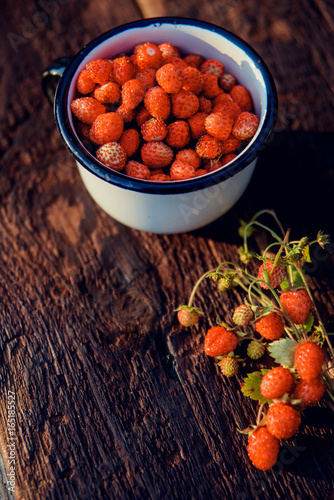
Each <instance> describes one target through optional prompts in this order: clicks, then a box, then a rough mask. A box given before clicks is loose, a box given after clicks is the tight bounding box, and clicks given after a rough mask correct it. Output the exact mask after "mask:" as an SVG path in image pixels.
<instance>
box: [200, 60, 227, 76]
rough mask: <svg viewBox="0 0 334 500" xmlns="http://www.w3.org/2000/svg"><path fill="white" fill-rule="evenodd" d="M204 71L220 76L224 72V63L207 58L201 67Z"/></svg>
mask: <svg viewBox="0 0 334 500" xmlns="http://www.w3.org/2000/svg"><path fill="white" fill-rule="evenodd" d="M200 70H201V72H202V73H212V74H213V75H216V76H217V77H218V78H219V77H220V76H222V74H223V73H224V64H223V63H221V62H219V61H217V60H216V59H206V60H205V61H204V62H203V63H202V64H201V67H200Z"/></svg>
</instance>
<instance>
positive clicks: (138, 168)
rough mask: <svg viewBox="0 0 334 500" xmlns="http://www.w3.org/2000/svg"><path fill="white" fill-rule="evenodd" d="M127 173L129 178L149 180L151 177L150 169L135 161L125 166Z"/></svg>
mask: <svg viewBox="0 0 334 500" xmlns="http://www.w3.org/2000/svg"><path fill="white" fill-rule="evenodd" d="M125 173H126V175H128V176H129V177H135V178H136V179H149V178H150V176H151V172H150V169H149V168H148V167H146V165H143V164H142V163H140V162H139V161H134V160H130V161H129V162H128V163H127V164H126V165H125Z"/></svg>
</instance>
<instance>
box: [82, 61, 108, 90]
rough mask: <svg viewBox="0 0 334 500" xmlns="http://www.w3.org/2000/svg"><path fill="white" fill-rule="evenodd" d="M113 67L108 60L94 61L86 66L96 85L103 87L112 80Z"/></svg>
mask: <svg viewBox="0 0 334 500" xmlns="http://www.w3.org/2000/svg"><path fill="white" fill-rule="evenodd" d="M111 69H112V65H111V63H110V62H109V61H107V60H106V59H94V60H93V61H91V62H89V63H88V64H87V66H86V70H87V73H88V74H89V76H90V77H91V79H92V80H93V82H95V83H99V84H100V85H103V84H104V83H107V82H108V81H109V79H110V73H111Z"/></svg>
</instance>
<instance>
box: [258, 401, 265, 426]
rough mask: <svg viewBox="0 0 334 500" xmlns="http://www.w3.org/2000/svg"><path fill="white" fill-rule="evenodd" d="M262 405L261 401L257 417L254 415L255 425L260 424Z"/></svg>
mask: <svg viewBox="0 0 334 500" xmlns="http://www.w3.org/2000/svg"><path fill="white" fill-rule="evenodd" d="M263 407H264V404H263V403H262V404H260V406H259V410H258V412H257V417H256V426H257V427H259V425H260V424H261V420H262V410H263Z"/></svg>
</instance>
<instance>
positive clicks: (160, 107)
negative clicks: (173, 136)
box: [144, 86, 171, 122]
mask: <svg viewBox="0 0 334 500" xmlns="http://www.w3.org/2000/svg"><path fill="white" fill-rule="evenodd" d="M144 105H145V108H146V109H147V111H148V112H149V113H150V115H151V116H153V117H154V118H156V119H157V120H159V121H162V122H165V121H166V120H167V118H168V116H169V114H170V107H171V106H170V100H169V96H168V94H167V92H166V91H165V90H163V89H162V88H161V87H159V86H156V87H151V88H149V89H148V90H147V91H146V94H145V97H144Z"/></svg>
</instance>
